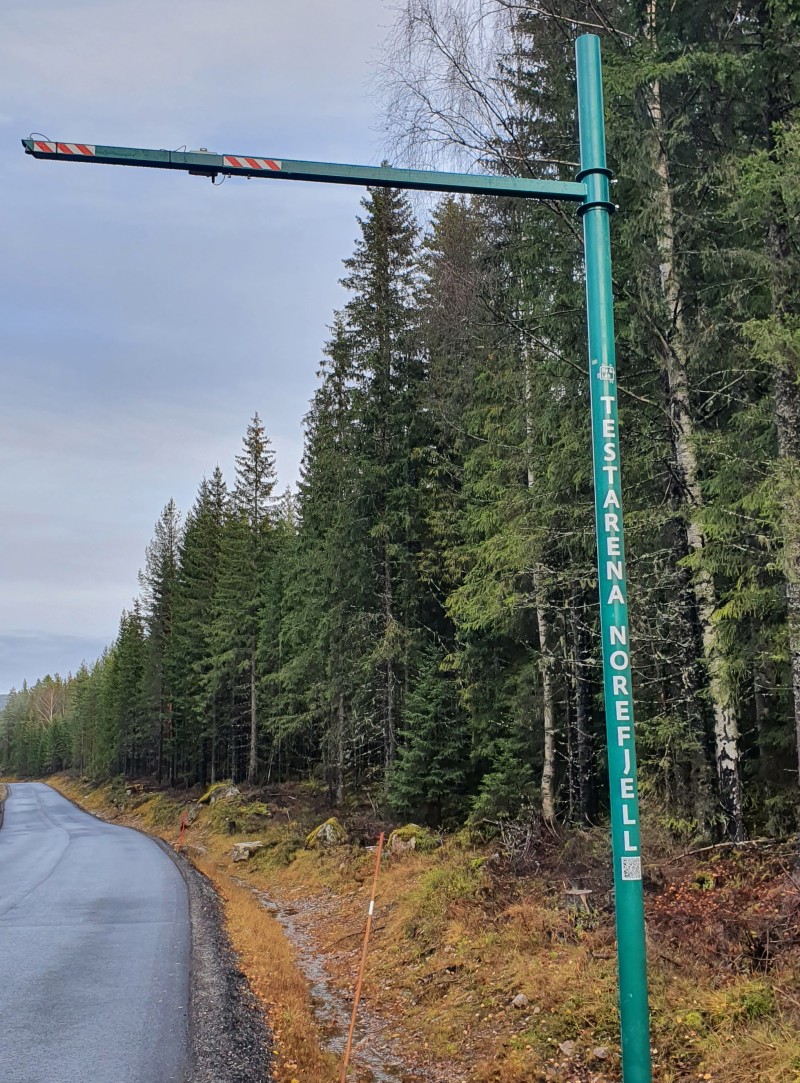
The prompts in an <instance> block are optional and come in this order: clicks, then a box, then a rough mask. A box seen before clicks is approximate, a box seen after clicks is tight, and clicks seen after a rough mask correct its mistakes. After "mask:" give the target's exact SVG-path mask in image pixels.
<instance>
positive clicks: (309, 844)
mask: <svg viewBox="0 0 800 1083" xmlns="http://www.w3.org/2000/svg"><path fill="white" fill-rule="evenodd" d="M345 842H347V832H346V831H345V829H344V828H343V827H342V825H341V823H340V822H339V821H338V820H337V819H336V817H335V816H331V818H330V819H329V820H326V821H325V823H324V824H320V825H319V827H315V828H314V830H313V831H311V832H309V834H308V835H306V849H307V850H326V849H327V848H328V847H329V846H341V845H342V843H345Z"/></svg>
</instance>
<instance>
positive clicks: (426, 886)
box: [406, 854, 486, 945]
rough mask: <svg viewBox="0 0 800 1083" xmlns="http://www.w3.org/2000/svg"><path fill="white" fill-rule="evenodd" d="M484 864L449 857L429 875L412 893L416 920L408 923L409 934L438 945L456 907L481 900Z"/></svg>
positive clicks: (469, 859)
mask: <svg viewBox="0 0 800 1083" xmlns="http://www.w3.org/2000/svg"><path fill="white" fill-rule="evenodd" d="M483 865H484V860H483V858H474V857H473V858H470V857H468V856H467V855H465V854H457V855H454V856H452V855H447V857H446V858H445V859H444V860H442V861H441V863H440V864H438V865H435V866H434V867H433V868H432V869H430V870H429V871H428V872H426V873H425V874H424V875H423V876H422V878H421V879H420V881H419V884H418V885H417V887H416V888H415V890H414V892H413V893H412V899H413V903H414V917H413V919H412V920H411V921H409V922H408V923H407V924H406V935H407V936H409V937H410V938H412V939H418V940H421V941H422V942H423V943H424V944H425V945H431V944H433V943H435V942H436V941H437V940H438V939H439V938H440V937H441V935H442V933H443V932H444V929H445V928H446V926H447V924H448V921H449V917H450V911H451V908H452V907H453V906H454V905H455V904H458V903H462V904H464V903H465V904H470V903H477V902H478V901H479V899H480V897H481V895H482V894H483V892H484V890H485V887H486V881H485V877H484V873H483Z"/></svg>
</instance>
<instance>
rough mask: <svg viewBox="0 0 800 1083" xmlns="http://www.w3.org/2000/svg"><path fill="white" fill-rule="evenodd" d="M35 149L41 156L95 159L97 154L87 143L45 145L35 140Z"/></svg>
mask: <svg viewBox="0 0 800 1083" xmlns="http://www.w3.org/2000/svg"><path fill="white" fill-rule="evenodd" d="M33 149H34V150H38V151H39V152H40V153H41V154H76V155H78V156H83V157H84V158H93V157H94V153H95V149H94V147H90V146H88V145H87V144H86V143H45V142H44V141H43V140H40V139H35V140H34V142H33Z"/></svg>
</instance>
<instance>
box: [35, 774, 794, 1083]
mask: <svg viewBox="0 0 800 1083" xmlns="http://www.w3.org/2000/svg"><path fill="white" fill-rule="evenodd" d="M50 781H51V783H52V784H53V785H55V786H56V787H57V788H58V789H59V790H60V791H61V792H63V793H64V794H66V795H67V796H69V797H70V798H72V799H73V800H75V801H77V802H78V803H80V804H81V805H83V806H84V807H85V808H87V809H88V810H90V811H92V812H95V813H96V814H98V815H101V816H103V817H105V818H110V819H115V820H119V821H121V822H127V823H130V824H132V825H134V826H137V827H140V828H142V829H144V830H147V831H149V832H151V833H154V834H157V835H159V836H161V837H162V838H164V839H166V840H167V841H168V842H171V843H172V844H177V841H178V835H179V829H180V823H181V819H182V817H183V814H184V812H188V811H189V810H192V811H191V813H190V815H191V817H194V818H193V821H192V822H191V823H190V824H189V825H188V827H187V829H186V834H185V839H184V846H185V849H186V852H187V853H188V855H189V856H190V857H191V859H192V860H193V861H194V862H195V864H196V865H197V866H198V867H199V868H200V869H201V870H202V871H203V872H204V873H206V875H208V876H210V878H211V879H212V880H213V881H214V883H215V885H216V886H217V889H218V890H219V891H220V894H221V895H222V897H223V899H224V901H225V907H226V914H227V921H228V929H229V933H230V935H231V938H232V941H233V944H234V947H235V949H236V950H237V952H238V953H239V955H240V958H241V962H242V966H243V969H244V970H245V972H246V973H247V975H248V977H249V979H250V982H251V984H252V986H253V988H254V990H255V991H256V993H257V994H258V995H259V997H260V998H261V999H262V1000H263V1001H264V1003H265V1007H266V1010H267V1012H268V1015H269V1018H270V1021H271V1024H272V1026H273V1031H274V1034H275V1047H276V1062H277V1069H276V1071H277V1077H276V1078H277V1079H278V1081H279V1083H293V1081H297V1083H328V1081H331V1083H333V1081H334V1080H336V1079H337V1078H338V1069H337V1059H338V1058H337V1055H336V1053H335V1051H336V1050H338V1049H340V1047H341V1041H342V1034H341V1032H340V1031H339V1032H337V1031H336V1028H335V1027H332V1025H331V1020H330V1013H327V1014H326V1012H325V1010H324V1007H325V1006H324V1005H322V1004H320V1002H319V989H318V988H317V989H316V994H317V998H316V1000H315V999H314V998H312V995H311V988H310V983H309V978H308V976H307V973H304V972H303V960H302V959H301V958H299V950H298V945H297V943H294V944H293V943H292V942H291V930H292V929H295V930H297V929H300V930H302V936H303V940H304V943H305V945H306V948H308V946H309V945H310V947H311V949H312V951H313V953H314V955H315V962H316V965H317V966H318V967H319V966H320V965H321V973H322V981H323V984H324V987H325V989H326V995H327V997H328V998H329V999H333V1000H338V1006H339V1008H340V1009H342V1010H341V1011H340V1012H339V1015H340V1016H341V1015H342V1014H344V1015H345V1017H346V1016H347V1015H348V1014H349V1011H350V1007H351V1004H352V1000H351V998H352V993H353V986H354V982H355V973H356V970H357V965H358V953H359V951H360V945H361V937H362V933H363V923H364V918H365V914H366V907H367V901H368V889H369V879H370V868H371V864H372V862H373V860H374V852H373V851H372V850H370V849H369V847H370V844H372V845H374V842H375V839H376V836H377V833H378V831H379V830H381V829H384V830H389V829H391V827H392V825H391V824H389V823H385V822H380V821H379V820H378V819H377V818H376V816H375V814H374V812H373V811H372V810H371V809H370V807H369V806H361V807H358V806H355V805H351V806H349V807H344V808H341V809H339V810H337V815H338V816H339V818H340V820H341V822H342V823H343V825H344V826H345V828H346V830H347V842H345V843H342V844H340V845H335V846H332V847H330V848H329V849H322V850H316V849H315V850H309V849H306V848H305V841H306V837H307V835H308V832H309V831H310V830H311V829H312V828H313V827H315V826H316V825H318V824H319V823H320V822H322V821H323V820H325V819H327V817H328V816H329V815H330V809H329V808H328V806H327V802H326V798H325V795H324V793H322V792H321V791H320V790H319V788H315V787H313V786H310V785H308V784H299V785H298V784H295V785H286V786H281V787H276V788H274V789H271V790H269V791H267V792H265V791H259V790H255V789H254V790H252V791H251V792H246V793H241V794H238V795H233V796H231V797H230V798H227V799H221V800H219V801H217V802H216V803H215V804H214V805H213V806H207V805H201V804H198V803H197V801H198V799H199V798H200V797H201V795H202V791H200V790H199V789H198V790H197V791H196V792H189V793H187V792H185V791H184V792H180V791H159V792H149V791H148V790H147V789H144V790H141V791H140V790H139V789H138V788H137V787H136V786H133V787H132V786H131V785H130V784H128V785H127V786H126V785H125V784H124V783H122V782H121V781H117V782H116V783H110V784H106V785H103V786H100V787H98V786H95V785H93V784H92V783H90V782H88V781H86V780H79V779H77V778H72V777H68V776H64V775H61V776H58V777H56V778H53V779H51V780H50ZM644 825H645V852H646V854H647V863H646V876H645V903H646V914H647V923H648V948H649V967H650V995H651V1007H652V1044H653V1060H654V1078H655V1079H656V1080H661V1081H663V1083H672V1081H675V1083H677V1081H679V1080H680V1081H683V1080H696V1079H702V1080H715V1081H719V1083H796V1081H798V1080H800V1037H798V1033H799V1031H800V994H798V987H800V982H799V981H798V978H799V977H800V861H799V860H798V852H797V842H796V840H776V839H769V840H763V841H759V840H754V841H752V842H750V843H748V844H744V845H723V846H710V847H709V846H703V847H700V848H698V849H693V848H692V846H691V844H689V843H687V842H686V841H685V840H683V841H682V842H681V843H680V844H677V843H676V842H675V841H674V840H673V839H671V838H670V837H669V835H668V834H667V832H666V831H665V830H664V829H663V827H661V826H660V824H659V817H658V815H657V810H654V809H646V810H645V820H644ZM424 838H425V842H426V843H427V844H426V845H423V846H422V847H420V848H419V849H417V850H413V851H404V852H402V853H398V854H391V853H389V854H387V856H386V857H385V858H384V861H383V864H382V870H381V876H380V881H379V890H378V899H377V908H376V925H375V930H374V936H373V940H372V942H371V945H370V954H369V961H368V966H367V976H366V982H365V987H364V1001H363V1003H364V1009H365V1020H366V1021H365V1023H364V1024H363V1025H360V1026H359V1028H358V1029H357V1031H356V1037H355V1056H354V1069H353V1071H352V1073H351V1076H350V1078H351V1079H353V1080H357V1081H362V1083H367V1081H369V1080H373V1079H375V1078H378V1075H377V1074H376V1060H375V1057H374V1056H373V1057H370V1055H369V1054H370V1050H371V1049H372V1050H373V1051H374V1050H384V1051H385V1055H386V1058H387V1062H386V1074H385V1075H383V1078H386V1079H396V1080H397V1081H398V1083H414V1081H423V1080H436V1081H438V1083H456V1081H462V1080H464V1081H466V1080H470V1081H474V1083H523V1081H528V1080H550V1079H552V1080H565V1081H566V1080H581V1081H585V1083H604V1081H606V1080H609V1081H610V1080H618V1079H619V1078H620V1067H619V1057H618V1049H617V1047H618V1040H619V1035H618V1013H617V1006H616V958H615V945H614V930H613V912H612V895H611V879H610V875H609V849H608V841H607V833H606V831H605V830H604V829H602V828H596V829H592V830H570V831H557V830H553V829H550V828H546V827H544V826H543V825H542V824H541V822H538V821H537V822H534V823H531V824H527V825H526V824H523V823H519V824H517V825H515V826H513V825H512V826H510V827H509V826H506V827H505V828H504V829H503V831H502V833H500V834H497V833H494V832H492V831H491V830H490V825H484V829H482V830H478V829H475V828H470V829H463V830H461V831H460V832H456V833H453V834H449V835H446V836H441V837H437V836H433V835H426V836H425V837H424ZM255 839H258V840H260V841H262V842H264V843H265V846H264V848H263V849H262V850H260V851H259V852H258V853H256V854H255V855H254V856H253V857H252V858H251V859H250V860H249V861H247V862H238V863H234V862H233V861H232V858H231V850H232V847H233V845H234V844H235V843H237V842H241V841H247V840H251V841H252V840H255ZM423 851H424V852H423ZM264 900H268V902H269V908H267V907H265V906H264V905H262V903H263V901H264ZM287 915H289V916H290V918H291V920H290V921H288V922H287V921H286V920H285V919H286V916H287ZM281 917H283V918H284V920H283V922H282V921H281V920H279V919H280V918H281ZM287 927H288V928H289V930H290V935H289V937H288V938H287V935H286V932H285V929H286V928H287ZM398 1063H400V1064H402V1065H403V1068H402V1069H401V1070H399V1071H398V1069H397V1067H396V1065H397V1064H398Z"/></svg>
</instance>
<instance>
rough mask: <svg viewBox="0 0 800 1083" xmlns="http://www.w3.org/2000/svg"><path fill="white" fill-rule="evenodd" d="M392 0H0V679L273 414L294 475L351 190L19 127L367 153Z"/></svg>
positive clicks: (68, 618) (92, 614) (349, 157)
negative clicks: (213, 179) (130, 158)
mask: <svg viewBox="0 0 800 1083" xmlns="http://www.w3.org/2000/svg"><path fill="white" fill-rule="evenodd" d="M390 21H391V16H390V13H389V12H388V11H387V9H386V8H385V7H384V5H383V3H382V2H381V0H336V2H335V3H334V2H331V0H294V2H287V0H280V2H279V0H225V2H224V3H223V2H220V0H168V2H164V0H3V3H2V10H1V11H0V169H2V175H3V186H2V193H3V194H2V201H0V434H1V435H2V469H1V470H0V692H4V691H7V690H8V689H9V688H10V687H12V686H19V685H20V684H21V682H22V680H23V678H27V679H28V680H29V681H33V680H35V679H36V678H37V677H39V676H41V675H43V674H44V673H47V672H51V673H52V672H56V671H58V672H61V673H62V674H63V673H66V672H67V671H70V670H72V671H74V670H75V669H76V668H77V666H78V665H79V664H80V662H81V660H82V659H84V658H85V659H86V660H87V661H91V660H92V659H94V658H95V657H96V656H97V655H98V653H99V652H100V651H101V649H102V647H103V646H104V645H105V644H107V643H109V642H110V641H111V640H112V639H113V638H114V636H115V635H116V631H117V625H118V620H119V614H120V611H121V610H122V608H123V607H126V606H129V605H130V603H131V600H132V598H133V596H134V595H135V594H136V592H137V571H138V569H139V568H140V566H141V565H142V562H143V554H144V548H145V545H146V544H147V542H148V540H149V538H150V536H151V534H152V529H153V524H154V522H155V520H156V518H157V517H158V515H159V512H160V510H161V508H162V507H163V505H164V504H165V503H166V501H167V500H168V499H169V497H170V496H174V498H175V500H176V501H177V503H178V506H179V507H180V508H181V509H182V510H183V511H186V510H187V509H188V508H189V506H190V505H191V503H192V501H193V499H194V495H195V492H196V489H197V485H198V483H199V481H200V479H201V477H202V476H203V475H204V474H207V473H209V472H210V471H211V470H212V469H213V467H214V466H215V464H216V463H219V464H220V465H221V466H222V468H223V471H224V472H225V474H226V476H228V477H230V476H231V474H232V467H233V457H234V455H235V454H236V452H237V451H238V447H239V443H240V441H241V437H242V434H243V432H244V429H245V426H246V424H247V421H248V419H249V418H250V416H251V415H252V414H253V412H254V411H255V410H258V411H259V413H260V414H261V416H262V418H263V419H264V421H265V423H266V425H267V429H268V432H269V434H270V435H271V437H272V440H273V443H274V445H275V449H276V453H277V461H278V470H279V476H280V484H281V486H283V485H285V484H287V483H293V482H294V481H295V479H296V476H297V468H298V464H299V459H300V455H301V451H302V418H303V415H304V413H305V412H306V409H307V405H308V400H309V398H310V395H311V393H312V391H313V388H314V384H315V373H316V369H317V366H318V363H319V360H320V357H321V350H322V346H323V344H324V342H325V340H326V337H327V327H328V324H329V323H330V320H331V315H332V312H333V310H334V309H335V308H337V307H340V306H341V304H342V303H343V301H344V297H345V295H344V292H343V290H342V289H341V287H340V286H338V279H339V277H340V275H341V273H342V269H341V260H342V259H343V258H345V257H346V256H348V255H349V254H350V252H351V251H352V247H353V241H354V239H355V236H356V223H355V215H356V214H357V213H358V203H359V199H360V198H361V195H362V194H363V193H361V192H360V190H359V189H355V188H346V187H341V188H340V187H336V186H332V185H310V184H290V183H280V182H278V183H274V182H273V183H270V182H269V181H262V182H259V181H245V180H240V179H231V180H228V181H226V182H225V183H224V184H223V185H221V186H220V187H218V188H215V187H212V185H211V183H210V182H209V181H207V180H205V179H201V178H195V177H189V176H187V175H186V174H183V173H170V172H166V171H160V170H152V171H150V170H137V169H120V168H116V167H111V166H99V165H75V164H71V163H57V162H41V161H36V160H34V159H32V158H30V157H27V156H26V155H25V154H24V153H23V151H22V148H21V146H20V142H19V141H20V139H21V138H23V137H25V136H28V135H29V134H30V133H31V132H37V133H41V134H43V135H45V136H47V137H48V138H51V139H57V140H60V141H64V142H88V143H102V144H111V145H122V146H136V147H157V148H160V147H166V148H177V147H180V146H183V145H187V146H188V147H189V148H196V147H200V146H203V147H208V148H209V149H210V150H214V151H217V152H220V153H237V152H242V153H250V154H257V155H261V156H270V157H276V158H281V157H286V158H310V159H319V160H327V161H343V162H366V163H369V162H377V161H380V159H381V158H382V157H383V153H382V146H381V139H380V135H379V132H378V126H379V123H380V117H379V113H378V105H377V104H376V101H375V88H374V86H373V85H371V80H372V78H373V76H374V62H375V61H376V59H377V57H378V55H379V46H380V43H381V41H382V40H383V38H384V36H385V34H386V32H387V29H388V27H389V24H390Z"/></svg>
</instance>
